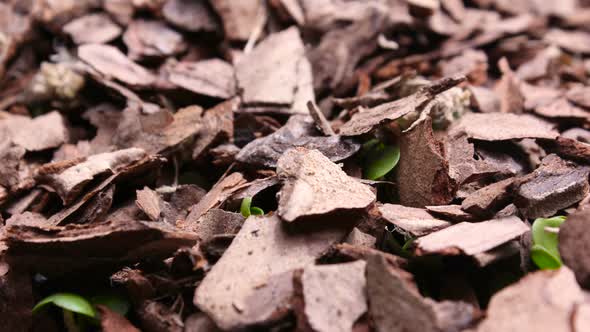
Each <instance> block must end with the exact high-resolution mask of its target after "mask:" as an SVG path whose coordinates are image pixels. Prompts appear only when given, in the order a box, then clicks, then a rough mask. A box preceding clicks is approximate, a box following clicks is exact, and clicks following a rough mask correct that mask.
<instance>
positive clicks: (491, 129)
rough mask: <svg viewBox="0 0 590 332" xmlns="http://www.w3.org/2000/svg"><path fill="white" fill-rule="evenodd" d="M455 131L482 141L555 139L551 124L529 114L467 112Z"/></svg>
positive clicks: (555, 134) (556, 134) (554, 131)
mask: <svg viewBox="0 0 590 332" xmlns="http://www.w3.org/2000/svg"><path fill="white" fill-rule="evenodd" d="M454 131H455V132H465V133H466V134H467V136H468V137H469V138H473V139H478V140H483V141H503V140H511V139H521V138H547V139H555V138H557V136H558V132H557V131H556V130H555V129H553V125H552V124H550V123H548V122H546V121H544V120H541V119H539V118H537V117H534V116H532V115H529V114H511V113H483V114H477V113H468V114H465V115H464V116H463V117H462V118H461V120H459V122H458V124H457V126H456V127H455V128H454Z"/></svg>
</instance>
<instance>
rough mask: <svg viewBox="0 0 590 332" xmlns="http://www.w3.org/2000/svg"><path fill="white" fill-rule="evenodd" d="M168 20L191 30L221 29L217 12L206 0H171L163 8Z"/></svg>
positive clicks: (213, 30)
mask: <svg viewBox="0 0 590 332" xmlns="http://www.w3.org/2000/svg"><path fill="white" fill-rule="evenodd" d="M162 15H164V18H165V19H166V21H168V22H170V23H172V24H173V25H175V26H177V27H179V28H182V29H184V30H187V31H191V32H198V31H205V32H217V31H219V29H220V25H219V22H218V21H217V18H216V17H215V14H214V13H213V12H212V11H211V9H209V6H208V4H207V1H205V0H169V1H166V4H165V5H164V7H163V8H162Z"/></svg>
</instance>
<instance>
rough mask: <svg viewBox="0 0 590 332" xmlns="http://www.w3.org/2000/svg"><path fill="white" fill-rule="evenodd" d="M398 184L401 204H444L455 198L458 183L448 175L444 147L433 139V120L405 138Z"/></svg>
mask: <svg viewBox="0 0 590 332" xmlns="http://www.w3.org/2000/svg"><path fill="white" fill-rule="evenodd" d="M397 183H398V186H399V197H400V203H401V204H402V205H406V206H412V207H424V206H426V205H442V204H448V203H450V202H451V200H452V199H453V196H454V193H455V190H456V184H455V181H454V180H453V179H452V178H451V176H450V175H449V165H448V163H447V160H446V158H445V156H444V151H443V147H442V145H441V144H440V143H439V142H438V141H437V140H436V138H435V137H434V134H433V131H432V120H431V119H430V118H426V120H424V121H421V122H420V123H418V124H417V125H415V126H414V128H412V129H411V130H410V131H409V132H405V133H404V134H403V135H402V137H401V140H400V160H399V163H398V165H397Z"/></svg>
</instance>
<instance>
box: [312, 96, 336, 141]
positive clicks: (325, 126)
mask: <svg viewBox="0 0 590 332" xmlns="http://www.w3.org/2000/svg"><path fill="white" fill-rule="evenodd" d="M307 109H308V110H309V115H310V116H311V117H312V118H313V121H314V122H315V125H316V127H317V128H318V129H319V130H320V131H321V132H322V133H323V134H324V135H326V136H334V135H336V133H335V132H334V129H332V125H331V124H330V122H329V121H328V120H326V117H325V116H324V113H322V111H321V110H319V109H318V107H317V106H316V105H315V104H314V103H313V102H311V101H308V102H307Z"/></svg>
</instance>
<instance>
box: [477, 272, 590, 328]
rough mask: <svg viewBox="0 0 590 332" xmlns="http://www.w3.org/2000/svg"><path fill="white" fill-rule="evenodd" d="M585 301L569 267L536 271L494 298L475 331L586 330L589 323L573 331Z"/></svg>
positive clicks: (584, 296) (585, 296)
mask: <svg viewBox="0 0 590 332" xmlns="http://www.w3.org/2000/svg"><path fill="white" fill-rule="evenodd" d="M586 298H587V295H585V293H584V292H583V291H582V290H581V289H580V286H578V284H577V283H576V280H575V278H574V275H573V273H572V271H570V270H569V269H568V268H567V267H562V268H560V269H559V270H556V271H551V270H548V271H537V272H533V273H532V274H529V275H527V276H526V277H524V278H523V279H521V280H520V281H519V282H518V283H516V284H514V285H511V286H508V287H506V288H504V289H503V290H501V291H500V292H498V293H497V294H496V295H494V296H493V297H492V300H491V301H490V304H489V307H488V312H487V315H486V318H485V319H484V320H483V321H482V322H481V323H480V324H479V325H478V326H477V328H476V329H475V331H477V332H495V331H543V332H545V331H546V332H551V331H572V332H574V331H576V332H577V331H583V330H586V329H588V328H590V325H587V321H586V324H585V326H584V327H583V328H582V329H581V330H579V329H577V328H576V329H574V328H573V326H572V317H573V316H574V313H576V311H577V305H578V304H581V303H582V302H586V301H587V299H586ZM579 313H580V314H582V315H587V312H586V313H583V312H579Z"/></svg>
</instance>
